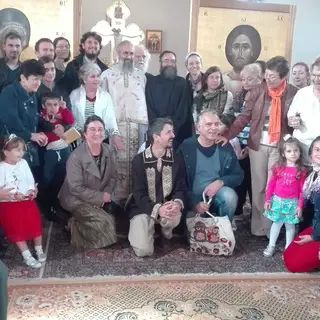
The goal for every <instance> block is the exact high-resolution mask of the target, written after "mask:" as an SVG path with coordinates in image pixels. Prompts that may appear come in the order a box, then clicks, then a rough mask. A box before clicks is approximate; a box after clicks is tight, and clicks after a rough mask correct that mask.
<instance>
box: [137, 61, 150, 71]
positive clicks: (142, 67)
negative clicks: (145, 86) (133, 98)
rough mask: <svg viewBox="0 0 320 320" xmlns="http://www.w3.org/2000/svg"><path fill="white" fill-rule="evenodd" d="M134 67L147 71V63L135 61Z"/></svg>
mask: <svg viewBox="0 0 320 320" xmlns="http://www.w3.org/2000/svg"><path fill="white" fill-rule="evenodd" d="M135 67H136V68H137V69H139V70H140V71H142V72H143V73H146V72H147V71H148V64H147V63H144V64H140V63H137V64H136V65H135Z"/></svg>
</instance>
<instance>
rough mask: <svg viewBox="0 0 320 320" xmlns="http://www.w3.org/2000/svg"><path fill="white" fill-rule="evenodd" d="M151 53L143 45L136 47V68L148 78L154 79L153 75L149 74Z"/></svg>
mask: <svg viewBox="0 0 320 320" xmlns="http://www.w3.org/2000/svg"><path fill="white" fill-rule="evenodd" d="M150 59H151V56H150V53H149V51H148V50H147V49H146V47H145V46H144V45H143V44H139V45H137V46H135V47H134V66H135V67H136V68H137V69H140V70H141V71H142V72H143V73H144V74H145V75H146V77H147V79H148V77H152V74H151V73H148V72H147V71H148V68H149V63H150Z"/></svg>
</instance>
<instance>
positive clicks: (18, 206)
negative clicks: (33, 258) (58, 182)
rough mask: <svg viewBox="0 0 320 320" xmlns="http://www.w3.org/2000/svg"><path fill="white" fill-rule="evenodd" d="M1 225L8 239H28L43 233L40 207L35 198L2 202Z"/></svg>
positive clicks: (13, 240)
mask: <svg viewBox="0 0 320 320" xmlns="http://www.w3.org/2000/svg"><path fill="white" fill-rule="evenodd" d="M0 226H1V227H2V228H3V230H4V233H5V235H6V237H7V239H8V241H10V242H12V243H16V242H20V241H28V240H32V239H34V238H37V237H39V236H41V235H42V225H41V217H40V213H39V209H38V207H37V204H36V203H35V201H34V200H27V201H19V202H0Z"/></svg>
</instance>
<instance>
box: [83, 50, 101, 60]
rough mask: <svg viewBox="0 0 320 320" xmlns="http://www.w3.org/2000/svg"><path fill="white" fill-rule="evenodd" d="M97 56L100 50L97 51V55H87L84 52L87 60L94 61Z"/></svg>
mask: <svg viewBox="0 0 320 320" xmlns="http://www.w3.org/2000/svg"><path fill="white" fill-rule="evenodd" d="M99 54H100V50H98V52H97V53H87V52H86V57H87V58H88V59H89V60H95V59H97V58H98V56H99Z"/></svg>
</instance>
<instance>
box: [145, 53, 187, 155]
mask: <svg viewBox="0 0 320 320" xmlns="http://www.w3.org/2000/svg"><path fill="white" fill-rule="evenodd" d="M159 59H160V74H159V75H157V76H154V77H148V81H147V85H146V102H147V108H148V117H149V123H150V122H151V121H152V120H154V119H156V118H160V117H170V118H171V119H172V121H173V124H174V131H175V135H176V138H175V141H174V145H173V147H174V149H176V148H177V147H178V146H179V145H180V144H181V143H182V142H183V141H184V140H185V139H187V138H189V137H190V136H192V133H193V119H192V110H191V108H192V89H191V86H190V84H189V82H188V81H187V80H186V79H184V78H182V77H179V76H178V75H177V65H176V63H177V62H176V55H175V53H174V52H172V51H164V52H162V53H161V54H160V58H159Z"/></svg>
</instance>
